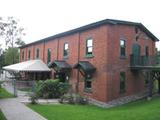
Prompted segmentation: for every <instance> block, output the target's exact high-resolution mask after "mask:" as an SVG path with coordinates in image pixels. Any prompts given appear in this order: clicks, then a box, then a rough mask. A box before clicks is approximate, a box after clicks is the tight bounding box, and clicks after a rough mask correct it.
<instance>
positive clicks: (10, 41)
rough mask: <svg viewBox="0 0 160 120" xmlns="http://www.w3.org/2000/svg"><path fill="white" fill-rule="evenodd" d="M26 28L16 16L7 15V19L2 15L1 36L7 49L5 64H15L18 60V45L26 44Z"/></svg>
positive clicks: (0, 22)
mask: <svg viewBox="0 0 160 120" xmlns="http://www.w3.org/2000/svg"><path fill="white" fill-rule="evenodd" d="M24 35H25V33H24V28H23V27H21V26H20V25H19V21H18V20H17V19H16V18H14V17H7V19H4V18H1V17H0V37H1V40H4V41H5V43H6V48H7V49H6V50H5V54H4V55H5V64H6V65H9V64H14V63H17V62H18V56H19V55H18V54H19V53H18V48H16V47H17V46H22V45H25V42H24V41H23V40H22V38H23V36H24Z"/></svg>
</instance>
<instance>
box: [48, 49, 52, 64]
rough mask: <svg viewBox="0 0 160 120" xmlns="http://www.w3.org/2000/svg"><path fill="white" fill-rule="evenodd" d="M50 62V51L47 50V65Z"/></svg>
mask: <svg viewBox="0 0 160 120" xmlns="http://www.w3.org/2000/svg"><path fill="white" fill-rule="evenodd" d="M50 62H51V49H50V48H49V49H48V53H47V63H50Z"/></svg>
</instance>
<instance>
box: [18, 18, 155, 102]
mask: <svg viewBox="0 0 160 120" xmlns="http://www.w3.org/2000/svg"><path fill="white" fill-rule="evenodd" d="M156 41H158V39H157V38H156V37H155V36H154V35H153V34H152V33H151V32H150V31H149V30H148V29H147V28H146V27H145V26H144V25H142V24H141V23H135V22H128V21H119V20H111V19H106V20H102V21H99V22H96V23H92V24H89V25H86V26H82V27H80V28H77V29H73V30H70V31H67V32H64V33H60V34H57V35H54V36H51V37H48V38H45V39H42V40H39V41H36V42H33V43H30V44H27V45H25V46H22V47H20V61H21V62H22V61H27V60H31V59H42V60H43V61H44V62H45V63H46V64H48V65H49V67H51V69H52V74H51V77H52V78H59V79H60V80H61V81H62V82H64V81H68V82H69V83H71V84H72V87H73V90H74V91H77V92H79V93H80V94H81V95H85V96H89V97H91V98H93V99H95V100H98V101H102V102H105V103H106V102H108V101H111V100H114V99H116V98H119V97H123V96H129V95H133V94H136V93H139V92H141V91H143V90H145V89H146V84H147V81H145V78H144V77H143V75H142V74H141V72H139V71H137V70H135V69H132V68H134V67H133V66H134V65H139V64H142V62H141V63H140V62H139V61H140V60H139V59H140V58H143V62H144V64H143V65H146V64H145V61H146V59H147V60H148V58H149V56H154V55H155V53H156V51H155V42H156ZM133 56H134V57H133ZM147 63H148V62H147Z"/></svg>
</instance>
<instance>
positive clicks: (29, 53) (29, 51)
mask: <svg viewBox="0 0 160 120" xmlns="http://www.w3.org/2000/svg"><path fill="white" fill-rule="evenodd" d="M30 58H31V50H30V49H29V50H28V60H30Z"/></svg>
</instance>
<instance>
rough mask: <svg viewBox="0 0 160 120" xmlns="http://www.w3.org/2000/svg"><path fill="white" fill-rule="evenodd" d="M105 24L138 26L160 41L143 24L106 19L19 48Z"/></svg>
mask: <svg viewBox="0 0 160 120" xmlns="http://www.w3.org/2000/svg"><path fill="white" fill-rule="evenodd" d="M104 24H111V25H116V24H123V25H131V26H138V27H139V28H141V29H142V31H143V32H145V33H146V34H147V35H148V36H150V37H151V38H152V39H153V40H154V41H159V39H158V38H157V37H156V36H154V35H153V34H152V33H151V32H150V31H149V30H148V29H147V28H146V27H145V26H144V25H143V24H142V23H137V22H130V21H123V20H115V19H105V20H101V21H98V22H94V23H91V24H88V25H84V26H81V27H78V28H75V29H72V30H69V31H66V32H62V33H59V34H55V35H53V36H49V37H46V38H43V39H40V40H37V41H34V42H31V43H28V44H26V45H24V46H20V47H19V48H25V47H27V46H29V45H34V44H39V43H42V42H47V41H50V40H54V39H56V38H60V37H64V36H67V35H71V34H74V33H77V32H81V31H85V30H88V29H92V28H95V27H98V26H101V25H104Z"/></svg>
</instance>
